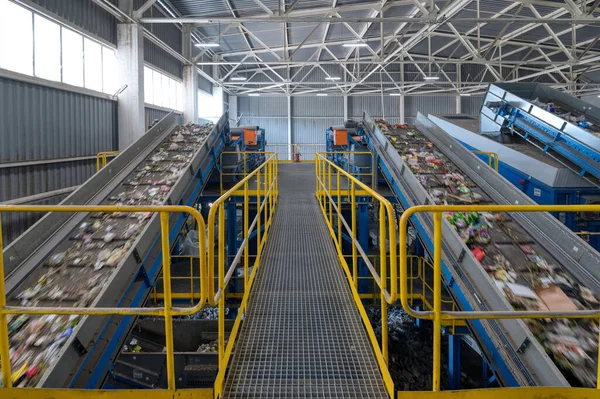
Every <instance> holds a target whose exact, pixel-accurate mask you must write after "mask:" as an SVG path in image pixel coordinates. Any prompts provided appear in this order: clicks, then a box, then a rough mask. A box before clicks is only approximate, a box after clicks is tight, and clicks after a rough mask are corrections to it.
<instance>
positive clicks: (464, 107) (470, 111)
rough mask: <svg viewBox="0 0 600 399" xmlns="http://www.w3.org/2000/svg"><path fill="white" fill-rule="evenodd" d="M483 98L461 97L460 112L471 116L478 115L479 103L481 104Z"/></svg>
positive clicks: (479, 110)
mask: <svg viewBox="0 0 600 399" xmlns="http://www.w3.org/2000/svg"><path fill="white" fill-rule="evenodd" d="M483 98H484V97H483V96H476V97H461V99H460V108H461V112H462V113H463V114H467V115H471V116H479V112H481V105H482V104H483Z"/></svg>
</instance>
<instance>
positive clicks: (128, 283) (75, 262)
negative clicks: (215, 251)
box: [5, 114, 227, 387]
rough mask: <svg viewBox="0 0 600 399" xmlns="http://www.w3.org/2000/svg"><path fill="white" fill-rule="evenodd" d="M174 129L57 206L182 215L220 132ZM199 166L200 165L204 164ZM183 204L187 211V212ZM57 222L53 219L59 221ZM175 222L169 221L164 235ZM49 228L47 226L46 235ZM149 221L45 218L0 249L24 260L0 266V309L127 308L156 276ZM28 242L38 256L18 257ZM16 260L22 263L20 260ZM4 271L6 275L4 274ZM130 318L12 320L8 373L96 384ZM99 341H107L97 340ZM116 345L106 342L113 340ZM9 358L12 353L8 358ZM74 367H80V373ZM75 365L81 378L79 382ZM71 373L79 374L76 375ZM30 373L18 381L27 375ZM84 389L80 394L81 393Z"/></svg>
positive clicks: (33, 381) (158, 132) (153, 228)
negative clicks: (139, 208)
mask: <svg viewBox="0 0 600 399" xmlns="http://www.w3.org/2000/svg"><path fill="white" fill-rule="evenodd" d="M223 121H227V119H226V115H225V116H224V118H221V120H220V121H219V123H218V124H217V125H213V124H210V125H204V126H197V125H192V126H186V127H177V126H176V119H175V116H174V115H172V114H171V115H169V116H167V117H166V118H165V119H163V121H161V122H160V123H159V124H158V125H157V126H156V127H155V128H153V129H152V130H151V131H149V132H148V133H147V134H146V135H145V136H143V137H142V138H140V140H138V142H136V143H134V144H132V145H131V146H130V147H128V148H127V149H126V150H125V151H124V152H123V153H122V154H121V155H120V156H118V157H117V158H116V159H115V160H114V161H112V162H111V163H110V164H109V165H108V166H107V167H106V168H105V169H106V170H102V171H101V172H100V173H98V174H96V175H94V176H93V177H92V178H91V179H90V180H88V181H87V182H86V183H84V184H83V185H82V186H81V188H80V189H78V190H77V191H76V192H75V193H74V194H72V195H71V196H69V197H68V198H67V199H66V200H65V201H64V202H63V203H66V204H74V203H75V204H104V205H160V204H165V203H168V204H172V203H179V204H188V205H192V203H193V201H194V200H195V198H196V197H197V195H198V193H199V190H200V189H201V186H202V185H203V183H204V182H205V181H206V179H207V177H208V173H210V171H211V169H212V166H213V164H214V159H216V158H215V157H211V158H209V157H208V156H207V155H209V154H210V152H211V151H215V148H213V147H214V145H216V144H217V143H221V142H223V141H224V139H223V138H221V140H217V136H218V135H223V134H224V133H223V132H224V131H225V130H224V129H225V127H226V122H223ZM205 161H208V162H205ZM190 201H191V202H192V203H190ZM60 216H62V218H61V217H60ZM178 220H180V219H177V218H176V217H173V218H171V220H170V224H171V227H173V226H174V224H176V223H179V221H178ZM48 224H50V226H47V227H46V225H48ZM158 227H159V226H158V219H157V215H152V214H122V213H112V214H104V213H97V214H89V215H85V214H75V215H68V214H59V215H58V216H57V215H54V214H49V215H47V216H45V217H44V218H43V219H42V220H40V222H38V223H37V224H36V225H34V226H33V227H32V228H31V229H30V230H29V231H28V232H26V233H25V235H24V236H25V238H23V236H22V237H21V238H19V239H18V240H16V241H15V242H14V243H13V244H11V246H9V247H8V248H7V250H6V251H5V252H6V253H8V254H10V253H11V251H15V252H16V253H18V254H19V255H20V256H19V258H25V259H24V260H23V261H22V263H20V264H19V263H18V262H14V263H13V264H12V265H10V264H9V268H8V272H9V278H8V279H7V282H6V286H7V292H8V294H9V295H8V302H9V304H13V305H24V306H69V307H73V306H75V307H76V306H81V307H84V306H85V307H93V306H134V307H135V306H136V305H139V304H141V301H142V299H143V298H144V297H145V295H147V293H148V292H149V289H150V287H151V284H152V282H151V280H152V279H154V278H156V276H157V274H158V270H159V268H160V248H159V246H157V245H154V243H155V242H156V239H157V237H158ZM32 235H34V236H35V235H37V236H38V237H40V238H41V239H40V238H37V237H36V240H39V242H40V245H39V246H38V247H30V248H29V251H30V252H29V253H27V252H25V250H24V249H23V248H26V246H27V245H28V244H29V245H31V243H30V242H28V241H27V237H28V236H32ZM24 255H27V257H25V256H24ZM11 266H12V267H11ZM109 320H110V321H111V323H110V325H109V324H108V322H109ZM131 320H132V318H131V317H125V318H112V319H110V318H105V317H82V318H81V317H68V316H42V317H25V316H20V317H18V318H17V317H15V318H12V320H11V321H10V322H9V331H10V344H11V348H12V349H13V350H15V354H14V355H13V358H12V359H11V360H12V363H13V370H18V369H20V368H25V369H27V370H34V371H35V370H37V371H36V372H32V373H31V374H33V375H32V376H31V377H29V376H28V377H25V376H24V375H23V378H21V379H20V380H19V381H20V384H21V385H23V386H33V385H41V386H52V387H56V386H58V387H62V386H67V385H70V384H73V382H72V381H74V380H77V378H79V377H80V376H81V377H82V381H83V382H82V381H80V382H79V383H77V384H76V386H78V387H83V386H88V384H89V383H90V382H89V381H90V380H92V381H93V383H91V384H92V385H95V384H97V381H98V380H99V379H100V378H101V377H100V376H99V374H98V373H99V372H100V373H101V372H103V371H105V366H106V360H105V359H106V358H105V357H104V355H108V356H110V353H106V354H105V353H103V352H105V351H106V352H111V351H114V350H115V349H116V345H118V340H119V339H120V338H123V337H124V336H123V337H121V335H122V330H121V329H122V328H124V326H125V325H128V324H129V323H130V322H131ZM103 334H107V338H104V339H103ZM115 339H116V340H115ZM17 348H18V349H17ZM82 362H83V363H82ZM82 364H84V365H86V366H87V367H88V368H87V369H86V370H85V372H83V373H81V368H79V367H82ZM78 368H79V372H78ZM29 374H30V373H29V372H28V375H29ZM88 387H90V386H88Z"/></svg>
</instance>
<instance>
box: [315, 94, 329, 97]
mask: <svg viewBox="0 0 600 399" xmlns="http://www.w3.org/2000/svg"><path fill="white" fill-rule="evenodd" d="M326 95H327V93H317V96H319V97H325V96H326Z"/></svg>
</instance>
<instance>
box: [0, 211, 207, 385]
mask: <svg viewBox="0 0 600 399" xmlns="http://www.w3.org/2000/svg"><path fill="white" fill-rule="evenodd" d="M7 212H66V213H77V212H81V213H90V212H110V213H133V212H151V213H158V214H159V215H160V231H161V234H160V240H161V251H162V254H163V257H162V267H163V277H164V307H160V308H105V307H92V308H84V307H60V306H46V307H34V306H32V307H27V306H7V298H6V292H5V288H4V279H5V275H4V259H3V255H2V253H3V246H2V223H1V220H0V366H1V368H2V384H3V386H4V387H5V388H10V387H11V386H12V378H11V361H10V354H9V336H8V325H7V315H9V314H12V315H76V316H114V315H123V316H156V317H164V319H165V340H166V341H165V352H166V364H167V368H166V371H167V386H168V389H169V390H170V391H174V390H175V367H174V364H175V363H174V354H173V352H174V348H173V324H172V320H173V316H189V315H192V314H195V313H197V312H199V311H200V310H201V309H202V307H203V306H204V304H205V302H206V297H207V284H206V279H205V278H203V279H202V283H201V284H200V299H199V301H198V303H197V304H196V305H195V306H193V307H186V308H179V307H173V306H172V301H171V260H170V242H169V215H170V214H172V213H188V214H190V215H191V216H192V217H193V218H194V219H195V220H196V222H197V223H198V226H200V228H199V230H198V232H199V238H200V242H205V241H204V229H205V224H204V220H203V219H202V216H201V215H200V213H199V212H198V211H197V210H196V209H194V208H192V207H189V206H104V205H103V206H87V205H86V206H83V205H82V206H79V205H47V206H34V205H4V206H0V216H1V215H2V214H4V213H7ZM0 219H1V218H0ZM165 254H166V256H165ZM198 256H199V259H200V262H199V271H198V273H199V275H200V276H206V252H205V248H204V246H203V245H200V246H199V250H198Z"/></svg>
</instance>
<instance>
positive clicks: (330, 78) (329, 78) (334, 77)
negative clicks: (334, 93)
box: [325, 76, 342, 80]
mask: <svg viewBox="0 0 600 399" xmlns="http://www.w3.org/2000/svg"><path fill="white" fill-rule="evenodd" d="M341 79H342V78H340V77H339V76H327V77H326V78H325V80H341Z"/></svg>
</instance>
